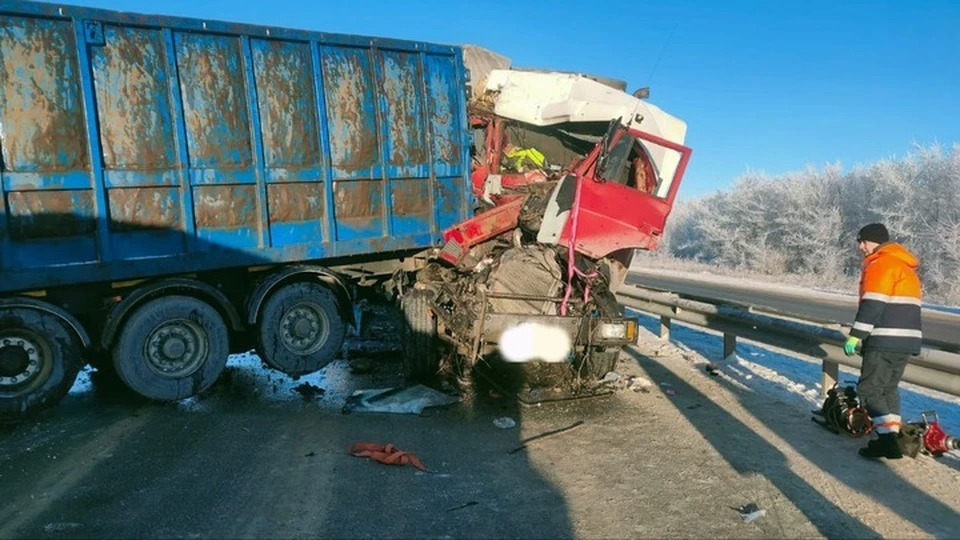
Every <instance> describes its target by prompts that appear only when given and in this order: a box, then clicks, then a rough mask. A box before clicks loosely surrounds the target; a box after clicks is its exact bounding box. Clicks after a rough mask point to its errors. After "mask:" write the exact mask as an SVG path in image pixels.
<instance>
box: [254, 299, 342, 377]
mask: <svg viewBox="0 0 960 540" xmlns="http://www.w3.org/2000/svg"><path fill="white" fill-rule="evenodd" d="M345 335H346V325H345V324H344V322H343V318H342V317H341V316H340V310H339V306H338V305H337V298H336V296H335V295H334V294H333V292H332V291H331V290H330V289H328V288H327V287H325V286H323V285H321V284H319V283H313V282H309V281H304V282H298V283H291V284H290V285H285V286H283V287H281V288H280V289H279V290H278V291H276V292H275V293H273V294H271V295H270V297H269V298H268V299H267V301H266V302H264V305H263V311H262V312H261V314H260V318H259V324H258V327H257V351H258V352H259V353H260V356H261V357H262V358H263V360H264V361H265V362H266V363H267V364H268V365H270V366H271V367H273V368H275V369H278V370H280V371H282V372H284V373H286V374H288V375H291V376H294V377H296V376H299V375H305V374H307V373H312V372H314V371H318V370H320V369H321V368H323V367H324V366H326V365H327V364H329V363H330V362H332V361H333V359H334V358H336V357H337V354H338V353H339V352H340V349H341V347H343V340H344V337H345Z"/></svg>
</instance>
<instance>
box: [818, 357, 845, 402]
mask: <svg viewBox="0 0 960 540" xmlns="http://www.w3.org/2000/svg"><path fill="white" fill-rule="evenodd" d="M839 380H840V364H838V363H836V362H828V361H826V360H824V361H823V378H822V379H821V384H820V396H821V397H826V395H827V392H828V391H829V390H830V389H831V388H833V385H835V384H837V381H839Z"/></svg>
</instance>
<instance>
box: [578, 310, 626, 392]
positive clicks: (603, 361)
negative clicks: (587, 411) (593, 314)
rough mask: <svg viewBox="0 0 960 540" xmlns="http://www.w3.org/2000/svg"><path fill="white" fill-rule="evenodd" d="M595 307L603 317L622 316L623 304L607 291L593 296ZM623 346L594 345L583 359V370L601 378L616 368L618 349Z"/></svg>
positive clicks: (618, 357)
mask: <svg viewBox="0 0 960 540" xmlns="http://www.w3.org/2000/svg"><path fill="white" fill-rule="evenodd" d="M595 300H596V302H597V307H598V308H599V309H600V313H601V314H602V315H603V316H605V317H622V316H623V306H621V305H620V303H619V302H617V297H616V296H614V295H613V294H611V293H610V292H609V291H602V292H598V293H597V294H596V296H595ZM622 350H623V347H605V348H604V347H596V348H594V350H593V351H592V352H593V354H591V355H589V357H587V358H585V359H584V371H585V372H586V373H587V374H588V375H589V376H590V377H593V378H596V379H601V378H603V376H604V375H606V374H607V373H610V372H611V371H616V370H617V362H618V361H619V360H620V351H622Z"/></svg>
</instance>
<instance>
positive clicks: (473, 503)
mask: <svg viewBox="0 0 960 540" xmlns="http://www.w3.org/2000/svg"><path fill="white" fill-rule="evenodd" d="M478 504H480V503H478V502H477V501H470V502H468V503H465V504H461V505H460V506H454V507H453V508H447V512H453V511H454V510H463V509H464V508H470V507H471V506H476V505H478Z"/></svg>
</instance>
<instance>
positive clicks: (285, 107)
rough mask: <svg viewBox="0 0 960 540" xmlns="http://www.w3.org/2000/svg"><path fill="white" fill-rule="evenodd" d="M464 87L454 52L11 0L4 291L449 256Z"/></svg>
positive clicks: (0, 272) (0, 212) (4, 133)
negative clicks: (441, 252) (352, 259)
mask: <svg viewBox="0 0 960 540" xmlns="http://www.w3.org/2000/svg"><path fill="white" fill-rule="evenodd" d="M466 81H467V73H466V70H465V69H464V65H463V59H462V51H461V49H460V48H458V47H451V46H445V45H437V44H431V43H424V42H416V41H406V40H396V39H389V38H376V37H361V36H352V35H342V34H334V33H326V32H317V31H308V30H296V29H287V28H272V27H265V26H256V25H241V24H233V23H229V22H222V21H208V20H199V19H186V18H173V17H164V16H151V15H141V14H130V13H121V12H116V11H108V10H99V9H89V8H81V7H71V6H61V5H55V4H47V3H42V2H26V1H4V0H0V154H2V163H0V198H2V200H0V293H4V292H7V293H9V292H17V291H23V290H29V289H37V288H48V287H55V286H59V285H71V284H80V283H88V282H96V281H108V280H128V279H145V278H149V277H154V276H160V275H166V274H177V273H185V272H198V271H205V270H217V269H223V268H229V267H240V266H248V265H258V264H278V263H286V262H302V261H308V260H310V261H318V260H319V261H322V260H323V259H326V258H331V257H343V256H353V255H364V256H368V257H373V258H376V257H377V256H387V255H386V254H387V252H394V251H414V250H420V249H423V248H425V247H429V246H437V245H439V244H440V242H441V238H442V231H443V230H444V229H447V228H449V227H450V226H452V225H454V224H455V223H457V222H459V221H461V220H462V219H464V218H465V217H466V216H468V215H469V213H470V211H471V209H470V204H471V199H470V191H469V181H468V180H469V179H468V177H467V175H468V172H469V151H468V149H469V144H468V142H467V141H468V139H467V138H468V136H469V131H468V127H467V118H466V102H465V99H466Z"/></svg>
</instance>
